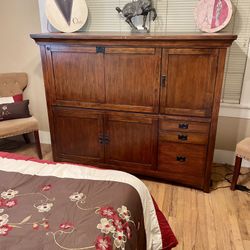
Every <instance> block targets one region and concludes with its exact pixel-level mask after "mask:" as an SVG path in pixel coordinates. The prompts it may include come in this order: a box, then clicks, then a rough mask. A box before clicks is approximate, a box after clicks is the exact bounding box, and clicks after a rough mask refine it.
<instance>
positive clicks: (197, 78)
mask: <svg viewBox="0 0 250 250" xmlns="http://www.w3.org/2000/svg"><path fill="white" fill-rule="evenodd" d="M217 60H218V50H217V49H169V50H167V49H164V50H163V58H162V62H163V63H162V75H164V76H165V77H166V78H167V79H166V80H165V81H166V84H164V86H163V89H162V92H161V112H162V113H165V114H172V115H185V114H187V113H188V115H190V116H201V117H209V116H211V112H212V104H213V97H214V86H215V77H216V69H217Z"/></svg>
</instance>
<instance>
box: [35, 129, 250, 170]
mask: <svg viewBox="0 0 250 250" xmlns="http://www.w3.org/2000/svg"><path fill="white" fill-rule="evenodd" d="M39 135H40V141H41V143H44V144H51V139H50V132H48V131H39ZM234 159H235V154H234V151H228V150H220V149H215V151H214V160H213V161H214V162H216V163H223V164H224V163H227V164H230V165H234ZM242 166H243V167H248V168H250V162H249V161H245V160H243V161H242Z"/></svg>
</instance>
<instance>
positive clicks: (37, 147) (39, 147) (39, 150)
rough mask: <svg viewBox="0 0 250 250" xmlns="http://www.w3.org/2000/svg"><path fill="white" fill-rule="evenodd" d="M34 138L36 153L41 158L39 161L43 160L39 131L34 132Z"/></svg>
mask: <svg viewBox="0 0 250 250" xmlns="http://www.w3.org/2000/svg"><path fill="white" fill-rule="evenodd" d="M34 137H35V142H36V151H37V154H38V157H39V159H42V158H43V155H42V150H41V144H40V139H39V133H38V131H34Z"/></svg>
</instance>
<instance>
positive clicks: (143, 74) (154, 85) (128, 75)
mask: <svg viewBox="0 0 250 250" xmlns="http://www.w3.org/2000/svg"><path fill="white" fill-rule="evenodd" d="M105 53H106V54H105V86H106V103H107V104H108V105H112V106H114V107H116V108H117V107H119V109H120V110H125V111H141V112H157V111H158V105H159V87H160V84H159V78H160V55H161V52H160V49H154V48H107V49H106V51H105Z"/></svg>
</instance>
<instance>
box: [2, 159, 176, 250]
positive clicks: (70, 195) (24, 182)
mask: <svg viewBox="0 0 250 250" xmlns="http://www.w3.org/2000/svg"><path fill="white" fill-rule="evenodd" d="M171 237H172V239H173V237H174V236H173V235H171ZM163 247H164V244H163V241H162V232H161V228H160V225H159V221H158V218H157V215H156V210H155V207H154V204H153V201H152V198H151V196H150V194H149V192H148V190H147V188H146V187H145V186H144V184H143V183H142V182H140V181H139V180H138V179H137V178H135V177H133V176H131V175H129V174H126V173H122V172H119V171H113V170H100V169H95V168H89V167H82V166H76V165H70V164H47V163H44V162H33V161H26V160H23V159H18V160H16V159H10V158H8V157H3V156H2V157H1V155H0V249H1V250H5V249H6V250H7V249H8V250H12V249H13V250H14V249H20V250H21V249H22V250H23V249H25V250H29V249H30V250H31V249H32V250H34V249H36V250H39V249H41V250H57V249H58V250H60V249H66V250H85V249H97V250H114V249H121V250H124V249H126V250H127V249H128V250H135V249H138V250H145V249H153V250H157V249H162V248H163ZM170 248H171V247H168V248H166V249H170Z"/></svg>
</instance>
